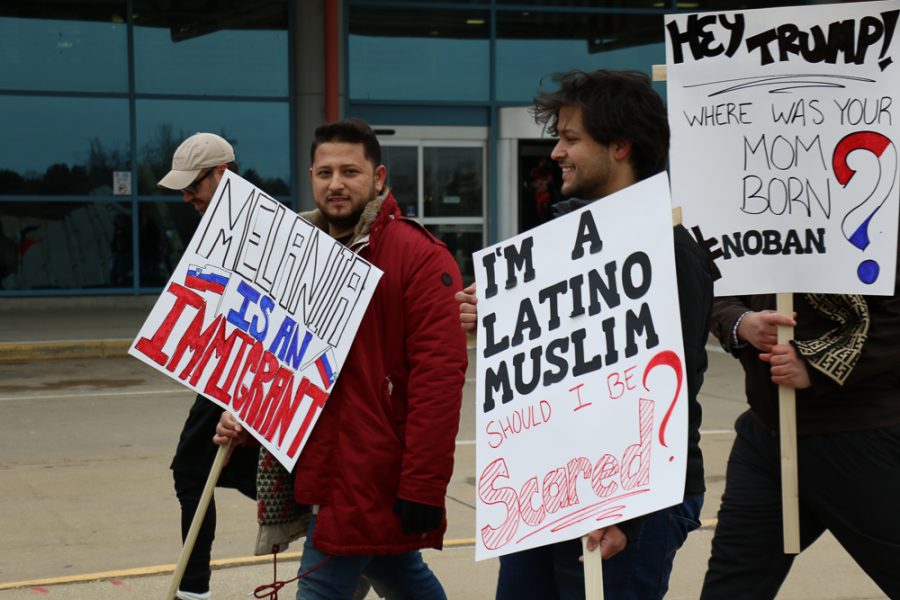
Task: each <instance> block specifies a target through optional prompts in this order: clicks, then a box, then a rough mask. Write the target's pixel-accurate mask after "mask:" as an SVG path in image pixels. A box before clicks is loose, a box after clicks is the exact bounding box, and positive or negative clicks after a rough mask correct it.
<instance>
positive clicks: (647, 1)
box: [497, 0, 671, 9]
mask: <svg viewBox="0 0 900 600" xmlns="http://www.w3.org/2000/svg"><path fill="white" fill-rule="evenodd" d="M497 4H533V5H543V6H548V5H552V6H553V7H568V6H585V7H588V8H622V9H627V8H669V5H670V4H671V2H670V0H554V1H553V2H548V1H547V0H497Z"/></svg>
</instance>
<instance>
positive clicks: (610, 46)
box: [496, 11, 665, 102]
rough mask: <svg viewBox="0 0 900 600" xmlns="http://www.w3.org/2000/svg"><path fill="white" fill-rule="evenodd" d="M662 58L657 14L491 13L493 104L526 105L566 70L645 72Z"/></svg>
mask: <svg viewBox="0 0 900 600" xmlns="http://www.w3.org/2000/svg"><path fill="white" fill-rule="evenodd" d="M664 56H665V46H664V40H663V17H662V15H635V14H627V13H616V14H583V13H552V12H550V13H548V12H519V11H516V12H498V13H497V45H496V57H497V69H496V73H497V92H496V94H497V100H499V101H516V102H530V101H531V100H532V99H533V98H534V95H535V94H536V93H537V92H538V91H539V89H540V87H541V85H542V84H543V85H544V86H547V85H548V84H549V83H550V77H549V76H550V75H551V74H553V73H559V72H565V71H569V70H570V69H584V70H586V71H589V70H594V69H636V70H639V71H644V72H648V71H649V69H650V65H653V64H655V63H658V62H660V60H661V59H660V57H664Z"/></svg>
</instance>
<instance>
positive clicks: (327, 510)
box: [215, 119, 467, 600]
mask: <svg viewBox="0 0 900 600" xmlns="http://www.w3.org/2000/svg"><path fill="white" fill-rule="evenodd" d="M311 154H312V156H311V158H312V167H311V168H310V177H311V180H312V189H313V197H314V199H315V202H316V206H317V207H318V208H317V210H315V211H312V212H310V213H305V214H303V216H304V217H305V218H307V219H308V220H309V221H310V222H312V223H313V224H314V225H316V226H318V227H320V228H321V229H323V230H324V231H326V232H328V234H329V235H330V236H331V237H333V238H335V239H337V240H338V241H340V242H342V243H344V244H346V245H347V246H348V247H349V248H351V249H352V250H353V251H354V252H357V253H358V254H359V255H360V256H362V257H363V258H365V259H366V260H368V261H369V262H371V263H372V264H374V265H375V266H377V267H378V268H379V269H381V270H382V271H383V272H384V274H383V276H382V278H381V280H380V282H379V283H378V287H377V288H376V289H375V293H374V295H373V297H372V300H371V302H370V304H369V306H368V308H367V310H366V313H365V316H364V317H363V320H362V322H361V323H360V326H359V330H358V331H357V334H356V338H355V339H354V341H353V345H352V346H351V348H350V352H349V354H348V355H347V360H346V361H345V363H344V364H343V366H342V369H341V375H340V378H339V379H338V381H337V383H336V384H335V386H334V388H333V390H332V393H331V395H330V397H329V399H328V403H327V405H326V407H325V409H324V410H323V411H322V414H321V416H320V418H319V421H318V422H317V424H316V426H315V429H314V430H313V432H312V434H311V435H310V438H309V441H308V442H307V445H306V447H305V448H304V449H303V451H302V453H301V455H300V458H299V460H298V462H297V465H296V467H295V469H294V472H295V473H296V477H295V480H294V498H295V500H296V501H297V502H298V503H300V504H304V505H311V506H312V507H313V514H314V516H313V519H312V521H311V522H310V525H309V530H308V533H307V538H306V542H305V544H304V548H303V557H302V559H301V563H300V574H301V576H302V579H301V580H300V584H299V591H298V594H297V598H298V600H309V599H323V600H325V599H327V600H340V599H348V600H349V599H350V598H352V596H353V590H354V588H355V587H356V584H357V582H358V580H359V578H360V576H361V575H365V576H366V577H367V578H368V579H369V580H370V581H371V582H372V584H373V585H374V586H375V588H376V590H377V591H378V592H379V593H380V594H382V595H385V594H387V596H388V597H391V598H416V599H423V600H431V599H443V598H446V595H445V594H444V590H443V588H442V587H441V584H440V582H439V581H438V580H437V578H436V577H435V576H434V574H433V573H432V572H431V571H430V570H429V568H428V566H427V565H426V564H425V562H424V561H423V560H422V556H421V553H420V552H419V550H420V549H421V548H438V549H439V548H441V546H442V543H443V535H444V531H445V530H446V519H445V510H444V497H445V493H446V490H447V484H448V482H449V481H450V476H451V474H452V472H453V452H454V449H455V439H456V432H457V429H458V427H459V410H460V404H461V401H462V386H463V383H464V381H465V371H466V363H467V356H466V341H465V335H464V334H463V332H462V331H461V330H460V328H459V325H458V321H457V318H458V317H457V308H456V301H455V300H454V298H453V296H454V292H455V290H458V289H460V288H461V287H462V285H461V276H460V273H459V268H458V267H457V265H456V263H455V262H454V260H453V258H452V257H451V256H450V253H449V252H448V251H447V249H446V247H445V246H444V245H443V244H442V243H441V242H440V241H439V240H438V239H436V238H435V237H434V236H433V235H431V233H429V232H428V230H426V229H425V228H424V227H422V226H421V225H419V224H418V223H416V222H415V221H412V220H409V219H406V218H405V217H404V216H403V215H402V213H401V211H400V208H399V206H398V204H397V202H396V200H394V197H393V196H392V195H391V193H390V191H389V190H388V188H387V186H386V185H385V181H386V178H387V171H386V169H385V167H384V165H382V164H381V148H380V145H379V143H378V140H377V138H376V137H375V134H374V132H373V131H372V129H371V128H369V126H368V125H366V124H365V123H364V122H363V121H360V120H357V119H350V120H345V121H339V122H335V123H328V124H325V125H322V126H321V127H319V128H318V129H317V130H316V134H315V141H314V142H313V144H312V152H311ZM245 436H246V433H245V432H244V431H243V430H242V429H241V427H240V426H239V425H238V424H237V423H236V421H235V420H234V417H233V416H232V415H231V414H229V413H224V414H223V417H222V419H221V421H220V423H219V426H218V428H217V436H216V438H215V441H216V442H217V443H220V444H222V443H225V442H227V441H228V440H229V439H237V440H239V441H240V440H241V439H242V438H243V437H245Z"/></svg>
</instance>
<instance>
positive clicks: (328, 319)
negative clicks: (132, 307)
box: [129, 171, 381, 469]
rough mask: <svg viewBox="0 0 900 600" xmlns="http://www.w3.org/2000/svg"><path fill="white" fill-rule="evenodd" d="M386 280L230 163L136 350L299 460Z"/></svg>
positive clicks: (287, 461) (284, 458)
mask: <svg viewBox="0 0 900 600" xmlns="http://www.w3.org/2000/svg"><path fill="white" fill-rule="evenodd" d="M380 277H381V271H380V270H378V268H376V267H374V266H372V265H371V264H369V263H368V262H366V261H365V260H363V259H362V258H360V257H359V256H357V255H356V254H355V253H353V252H351V251H350V250H349V249H347V248H346V247H345V246H343V245H342V244H340V243H338V242H336V241H335V240H334V239H332V238H330V237H329V236H328V235H326V234H325V232H323V231H321V230H319V229H317V228H316V227H314V226H313V225H312V224H310V223H309V222H308V221H306V220H304V219H303V218H301V217H299V216H298V215H296V214H295V213H293V212H292V211H291V210H289V209H288V208H286V207H285V206H284V205H282V204H281V203H279V202H278V201H277V200H275V199H273V198H271V197H269V196H267V195H266V194H265V193H264V192H263V191H261V190H259V189H257V188H256V187H254V186H253V185H252V184H251V183H249V182H248V181H246V180H244V179H242V178H240V177H238V176H237V175H235V174H234V173H231V172H228V171H226V172H225V174H224V176H223V177H222V181H221V182H220V184H219V187H218V189H217V190H216V192H215V195H214V196H213V200H212V202H211V203H210V205H209V208H208V209H207V211H206V213H205V214H204V215H203V219H202V220H201V221H200V225H199V227H198V228H197V232H196V233H195V234H194V237H193V239H192V240H191V242H190V244H189V245H188V248H187V250H186V251H185V253H184V255H183V256H182V258H181V261H180V262H179V263H178V266H177V267H176V269H175V271H174V272H173V274H172V278H171V279H170V280H169V283H168V285H167V286H166V288H165V290H164V291H163V293H162V295H160V297H159V299H158V300H157V302H156V305H155V306H154V307H153V310H152V311H151V313H150V315H149V316H148V317H147V320H146V322H145V323H144V325H143V327H141V330H140V332H139V333H138V336H137V338H136V339H135V340H134V343H133V344H132V346H131V349H130V350H129V353H130V354H132V355H133V356H136V357H137V358H139V359H141V360H142V361H144V362H145V363H147V364H149V365H151V366H153V367H154V368H156V369H157V370H159V371H162V372H163V373H165V374H166V375H168V376H170V377H172V378H173V379H177V380H178V381H181V382H182V383H184V384H185V385H186V386H188V387H190V388H191V389H193V390H195V391H197V392H199V393H201V394H203V395H204V396H206V397H207V398H209V399H210V400H212V401H213V402H215V403H216V404H219V405H221V406H222V407H224V408H226V409H227V410H229V411H230V412H231V413H232V414H234V415H235V416H236V417H237V418H238V420H239V421H240V423H241V424H242V425H243V426H244V427H246V428H247V430H249V431H250V432H251V433H252V434H253V435H254V436H255V437H256V438H257V439H258V440H259V441H260V443H262V444H263V445H264V446H265V447H266V448H267V449H268V450H269V451H270V452H271V453H272V455H273V456H275V457H276V458H277V459H278V460H279V461H280V462H281V463H282V464H283V465H284V466H285V467H287V468H288V469H291V468H293V466H294V464H295V463H296V462H297V457H298V456H299V454H300V451H301V450H302V449H303V446H304V444H305V443H306V440H307V439H308V437H309V434H310V433H311V431H312V428H313V426H314V425H315V423H316V420H317V419H318V417H319V414H320V413H321V411H322V409H323V408H324V407H325V405H326V403H327V402H328V396H329V394H330V392H331V389H332V387H333V386H334V383H335V381H336V380H337V378H338V376H339V375H340V371H341V366H342V365H343V364H344V360H345V358H346V356H347V353H348V352H349V350H350V344H351V343H352V342H353V337H354V336H355V335H356V330H357V328H358V327H359V323H360V321H361V320H362V316H363V313H364V312H365V310H366V306H367V305H368V303H369V300H370V299H371V297H372V294H373V292H374V290H375V286H376V285H377V284H378V280H379V279H380Z"/></svg>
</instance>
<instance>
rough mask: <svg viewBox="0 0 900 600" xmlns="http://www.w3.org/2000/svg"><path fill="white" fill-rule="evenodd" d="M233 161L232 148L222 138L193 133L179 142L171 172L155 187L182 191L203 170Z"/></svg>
mask: <svg viewBox="0 0 900 600" xmlns="http://www.w3.org/2000/svg"><path fill="white" fill-rule="evenodd" d="M233 160H234V148H232V147H231V144H229V143H228V142H226V141H225V140H224V139H223V138H221V137H219V136H217V135H216V134H214V133H195V134H194V135H192V136H191V137H189V138H188V139H186V140H184V141H183V142H181V145H180V146H178V148H177V149H176V150H175V154H173V155H172V170H171V171H169V172H168V173H166V176H165V177H163V178H162V179H160V180H159V183H157V184H156V185H157V186H159V187H161V188H166V189H169V190H183V189H184V188H186V187H187V186H189V185H191V183H192V182H193V181H194V179H196V178H197V176H198V175H199V174H200V171H202V170H203V169H208V168H210V167H217V166H219V165H224V164H228V163H230V162H232V161H233Z"/></svg>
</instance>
